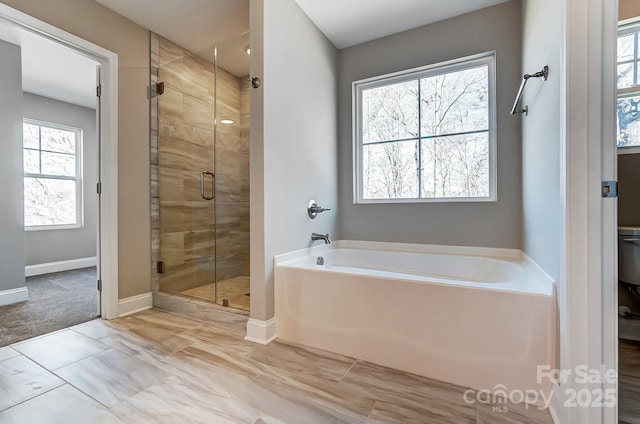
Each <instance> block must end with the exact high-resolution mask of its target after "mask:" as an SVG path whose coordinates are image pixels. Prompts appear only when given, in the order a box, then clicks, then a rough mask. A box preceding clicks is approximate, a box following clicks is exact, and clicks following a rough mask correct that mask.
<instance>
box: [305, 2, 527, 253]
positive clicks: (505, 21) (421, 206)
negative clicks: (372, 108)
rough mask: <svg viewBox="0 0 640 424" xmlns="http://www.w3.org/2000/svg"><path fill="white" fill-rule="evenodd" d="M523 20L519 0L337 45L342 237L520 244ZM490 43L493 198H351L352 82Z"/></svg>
mask: <svg viewBox="0 0 640 424" xmlns="http://www.w3.org/2000/svg"><path fill="white" fill-rule="evenodd" d="M520 23H521V9H520V1H517V0H516V1H511V2H508V3H504V4H501V5H498V6H494V7H490V8H486V9H483V10H480V11H477V12H473V13H469V14H466V15H462V16H458V17H455V18H452V19H449V20H446V21H442V22H438V23H435V24H431V25H427V26H424V27H421V28H417V29H413V30H410V31H406V32H403V33H399V34H395V35H391V36H389V37H385V38H381V39H378V40H374V41H371V42H368V43H365V44H361V45H358V46H354V47H350V48H347V49H343V50H340V52H339V103H338V112H339V158H340V169H339V172H340V175H339V181H340V187H339V194H340V209H339V218H340V219H339V222H340V228H339V234H340V237H341V238H343V239H355V240H379V241H395V242H411V243H429V244H451V245H468V246H491V247H507V248H519V247H520V246H521V238H520V235H521V217H522V185H521V145H520V137H521V135H520V118H519V117H513V116H510V115H509V110H510V108H511V105H512V103H513V98H514V96H515V93H516V90H517V88H518V84H519V81H520V77H521V55H520V51H521V41H520V40H521V39H520V33H521V25H520ZM492 50H495V51H496V63H497V90H496V93H497V128H498V133H497V146H498V163H497V171H498V172H497V174H498V192H497V194H498V201H497V202H477V203H475V202H473V203H472V202H470V203H466V202H458V203H417V204H384V205H383V204H361V205H355V204H353V194H352V190H353V165H352V163H353V157H352V125H351V103H352V102H351V83H352V82H353V81H355V80H359V79H362V78H367V77H373V76H377V75H382V74H386V73H390V72H394V71H400V70H405V69H410V68H414V67H418V66H423V65H429V64H433V63H438V62H442V61H446V60H451V59H456V58H460V57H464V56H468V55H472V54H476V53H483V52H487V51H492ZM305 106H306V105H305Z"/></svg>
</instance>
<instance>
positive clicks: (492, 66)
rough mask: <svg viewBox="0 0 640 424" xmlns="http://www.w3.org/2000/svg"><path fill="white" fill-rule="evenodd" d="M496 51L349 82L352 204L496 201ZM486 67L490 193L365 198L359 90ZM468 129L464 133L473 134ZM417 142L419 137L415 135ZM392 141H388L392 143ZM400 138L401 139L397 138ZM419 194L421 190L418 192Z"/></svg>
mask: <svg viewBox="0 0 640 424" xmlns="http://www.w3.org/2000/svg"><path fill="white" fill-rule="evenodd" d="M495 57H496V53H495V51H491V52H486V53H481V54H477V55H472V56H467V57H463V58H459V59H454V60H450V61H447V62H440V63H436V64H432V65H426V66H422V67H418V68H413V69H408V70H404V71H399V72H394V73H390V74H385V75H380V76H376V77H372V78H366V79H362V80H358V81H354V82H353V83H352V123H353V143H352V147H353V184H354V186H353V203H354V204H380V203H446V202H463V203H464V202H495V201H497V151H496V149H497V141H496V128H497V125H496V112H495V108H496V60H495ZM480 66H487V68H488V74H489V75H488V95H489V111H488V113H489V120H488V122H489V128H488V129H487V130H488V134H489V140H488V142H489V146H488V149H489V195H488V196H486V197H438V198H428V197H415V198H392V199H366V198H364V184H363V173H364V168H363V151H364V145H365V144H369V143H363V141H362V131H363V122H362V93H363V91H365V90H369V89H372V88H378V87H384V86H388V85H393V84H398V83H401V82H406V81H414V80H419V79H422V78H428V77H432V76H437V75H443V74H448V73H453V72H457V71H463V70H466V69H472V68H477V67H480ZM472 132H473V131H468V132H467V133H472ZM415 139H416V140H418V141H421V140H422V138H420V137H416V138H415ZM393 141H394V140H389V142H393ZM398 141H400V140H398ZM418 195H421V193H418Z"/></svg>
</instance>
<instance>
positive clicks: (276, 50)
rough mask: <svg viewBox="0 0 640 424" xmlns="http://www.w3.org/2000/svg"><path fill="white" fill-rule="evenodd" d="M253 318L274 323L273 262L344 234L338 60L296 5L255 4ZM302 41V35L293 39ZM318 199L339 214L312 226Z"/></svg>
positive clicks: (267, 0)
mask: <svg viewBox="0 0 640 424" xmlns="http://www.w3.org/2000/svg"><path fill="white" fill-rule="evenodd" d="M250 10H251V76H257V77H260V79H261V80H262V86H261V87H260V88H259V89H252V92H251V187H252V190H251V317H252V318H255V319H259V320H266V319H269V318H271V317H272V316H273V309H274V307H273V302H274V298H273V256H274V255H277V254H280V253H284V252H288V251H291V250H296V249H300V248H304V247H307V246H309V245H310V244H311V240H310V236H311V233H312V232H314V231H316V232H322V233H330V234H331V235H332V236H334V235H335V234H336V212H335V211H336V208H338V209H339V208H340V205H338V203H337V200H338V199H337V184H338V182H337V181H338V180H337V174H338V170H337V147H336V140H337V120H336V104H337V74H338V72H337V69H338V68H337V67H338V62H337V61H338V55H337V52H336V49H335V47H334V46H333V45H332V44H331V43H330V42H329V40H327V38H326V37H325V36H324V35H323V34H322V33H321V32H320V30H319V29H318V28H317V27H316V26H315V25H314V24H313V22H312V21H311V20H310V19H309V18H308V17H307V16H306V15H305V14H304V12H303V11H302V10H301V9H300V8H299V7H298V5H297V4H296V3H295V1H294V0H251V2H250ZM292 34H295V36H292ZM312 198H315V199H316V200H317V201H318V202H319V203H320V204H321V205H322V206H326V207H329V208H332V211H331V212H325V213H323V214H320V216H318V218H317V219H315V220H311V219H309V218H308V216H307V213H306V206H307V203H308V201H309V200H310V199H312Z"/></svg>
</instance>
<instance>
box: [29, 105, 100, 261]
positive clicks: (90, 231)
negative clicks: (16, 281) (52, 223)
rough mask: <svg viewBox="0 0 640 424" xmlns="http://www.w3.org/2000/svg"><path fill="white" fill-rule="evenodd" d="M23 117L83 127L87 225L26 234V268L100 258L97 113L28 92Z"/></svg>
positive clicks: (85, 215) (85, 216) (84, 192)
mask: <svg viewBox="0 0 640 424" xmlns="http://www.w3.org/2000/svg"><path fill="white" fill-rule="evenodd" d="M23 99H24V108H23V115H24V117H25V118H31V119H37V120H40V121H45V122H51V123H55V124H60V125H66V126H70V127H75V128H80V129H82V130H83V133H82V135H83V137H82V139H83V140H82V141H83V142H82V163H83V168H84V172H83V174H84V176H83V197H84V226H83V227H82V228H77V229H68V230H46V231H25V233H24V244H25V265H36V264H43V263H48V262H57V261H65V260H70V259H79V258H88V257H93V256H96V234H97V230H98V196H97V195H96V183H97V181H98V166H97V165H98V140H97V137H96V111H95V110H94V109H88V108H86V107H82V106H76V105H72V104H70V103H65V102H60V101H57V100H54V99H50V98H47V97H42V96H37V95H35V94H31V93H24V97H23Z"/></svg>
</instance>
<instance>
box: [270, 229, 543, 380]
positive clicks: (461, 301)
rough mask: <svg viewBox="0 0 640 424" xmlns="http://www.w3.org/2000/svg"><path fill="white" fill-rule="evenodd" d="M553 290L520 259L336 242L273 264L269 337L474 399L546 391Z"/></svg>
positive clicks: (518, 255)
mask: <svg viewBox="0 0 640 424" xmlns="http://www.w3.org/2000/svg"><path fill="white" fill-rule="evenodd" d="M319 263H321V264H319ZM554 286H555V284H554V281H553V280H552V279H551V278H550V277H549V276H548V275H547V274H545V273H544V272H543V271H542V270H541V269H540V268H539V267H538V266H537V265H536V264H535V263H534V262H533V261H532V260H531V259H529V258H528V257H527V256H526V255H524V254H523V253H522V252H521V251H519V250H510V249H487V248H470V247H455V246H432V245H412V244H398V243H377V242H361V241H337V242H334V243H333V244H330V245H318V246H314V247H311V248H309V249H303V250H299V251H295V252H291V253H286V254H283V255H279V256H277V257H276V258H275V318H276V333H277V336H278V338H279V339H281V340H284V341H289V342H294V343H299V344H302V345H306V346H312V347H316V348H320V349H324V350H328V351H331V352H335V353H340V354H343V355H347V356H351V357H354V358H359V359H364V360H367V361H371V362H374V363H377V364H380V365H385V366H388V367H392V368H396V369H400V370H403V371H408V372H411V373H414V374H418V375H422V376H425V377H431V378H434V379H438V380H442V381H446V382H450V383H454V384H458V385H461V386H465V387H471V388H475V389H479V390H495V388H496V386H503V388H504V387H506V388H507V389H508V390H540V389H542V390H548V389H549V385H548V382H546V381H543V382H539V381H538V379H537V375H536V374H537V366H538V365H547V366H550V367H551V368H554V358H555V290H554Z"/></svg>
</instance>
